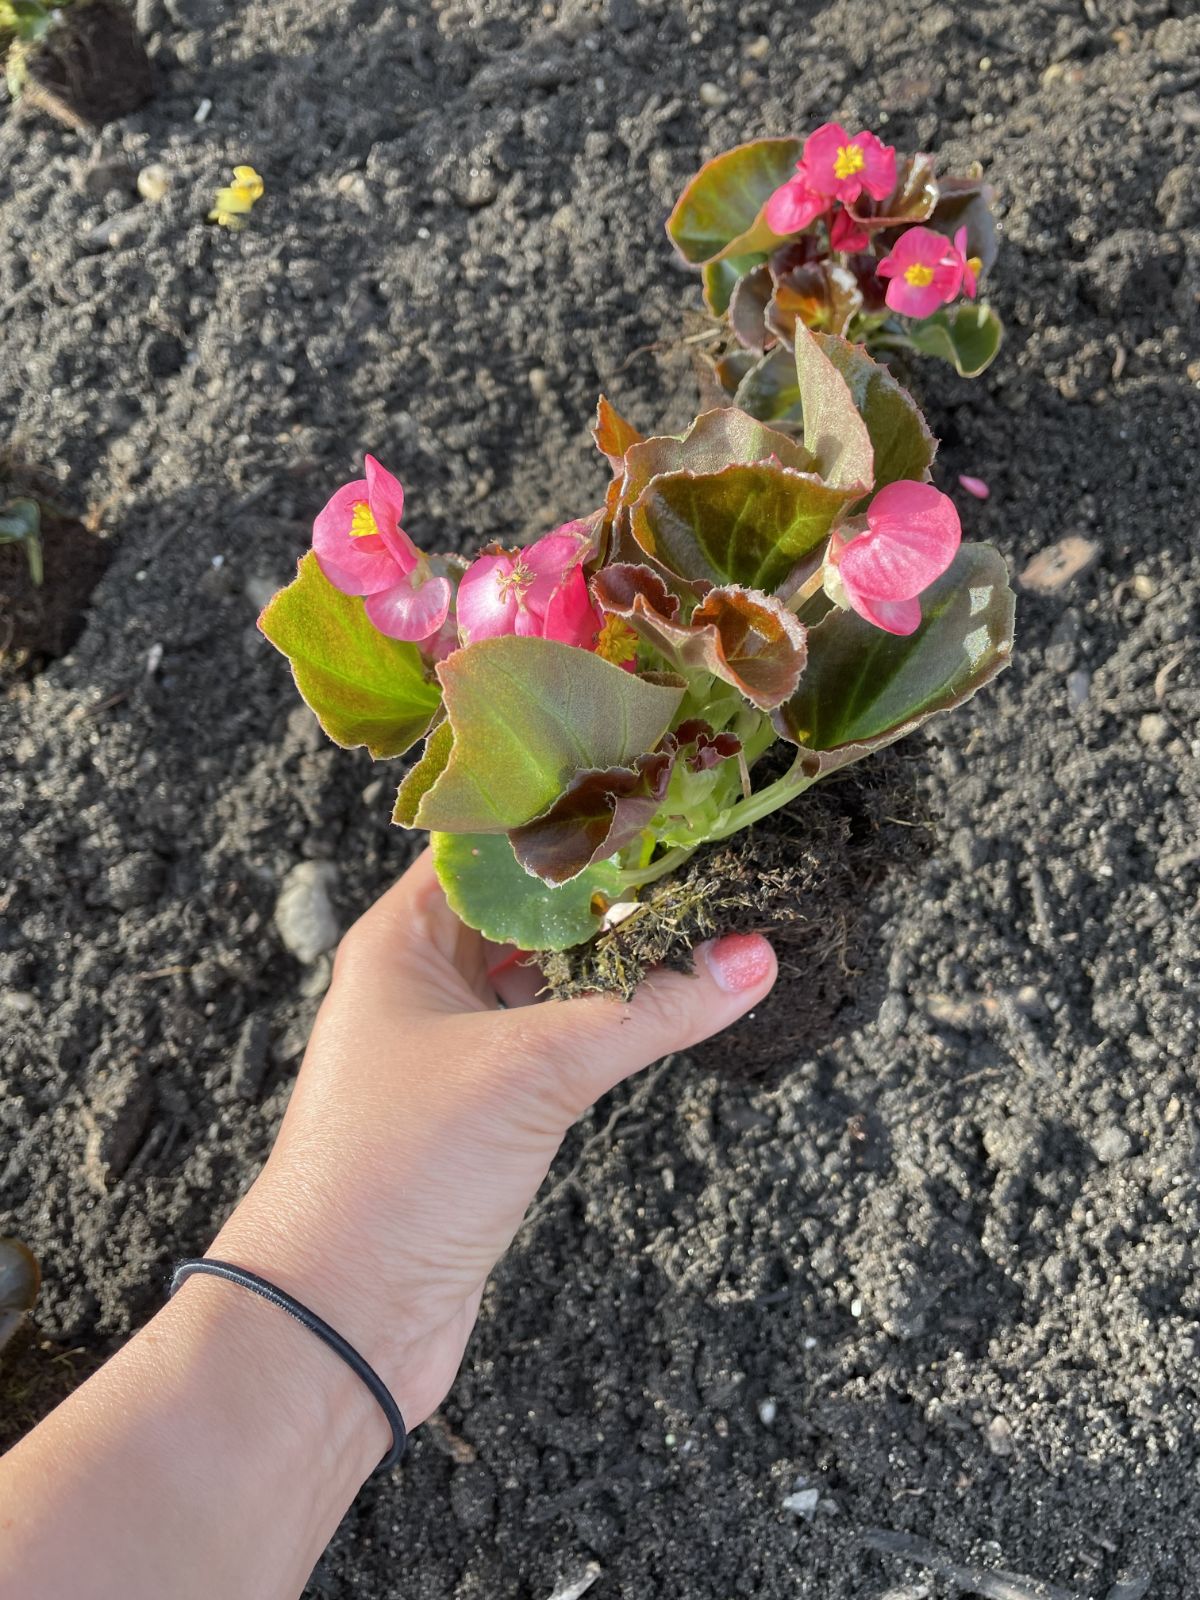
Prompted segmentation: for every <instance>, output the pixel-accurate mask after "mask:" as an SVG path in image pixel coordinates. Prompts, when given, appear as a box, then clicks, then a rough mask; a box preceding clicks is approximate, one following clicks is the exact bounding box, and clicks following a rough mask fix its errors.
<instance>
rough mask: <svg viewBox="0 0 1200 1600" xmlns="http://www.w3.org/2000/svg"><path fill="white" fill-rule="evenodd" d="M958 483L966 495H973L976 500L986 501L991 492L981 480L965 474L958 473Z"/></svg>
mask: <svg viewBox="0 0 1200 1600" xmlns="http://www.w3.org/2000/svg"><path fill="white" fill-rule="evenodd" d="M958 481H959V483H961V484H962V486H963V488H964V489H965V490H966V491H967V493H968V494H973V495H974V496H975V498H976V500H986V499H987V497H988V496H989V495H990V494H991V492H992V491H991V490H990V489H989V488H988V486H987V484H986V483H984V481H983V479H982V478H972V477H971V476H970V474H969V473H966V472H960V473H959V475H958Z"/></svg>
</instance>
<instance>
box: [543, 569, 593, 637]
mask: <svg viewBox="0 0 1200 1600" xmlns="http://www.w3.org/2000/svg"><path fill="white" fill-rule="evenodd" d="M601 625H602V624H601V622H600V621H599V620H598V619H597V616H596V612H595V609H594V608H593V606H592V601H591V596H590V595H589V594H588V586H587V579H586V578H585V577H584V575H583V568H582V567H573V568H572V569H571V571H570V572H569V573H568V574H567V576H566V577H565V578H564V579H563V581H562V583H561V584H560V585H559V587H558V589H557V590H556V591H555V593H554V596H553V598H552V599H551V601H550V604H549V605H548V606H547V607H546V612H545V615H544V617H543V619H542V638H543V639H557V640H558V642H559V643H560V644H573V645H578V646H579V647H580V649H583V650H591V649H592V648H593V647H594V646H595V643H596V635H597V633H598V632H599V631H600V627H601Z"/></svg>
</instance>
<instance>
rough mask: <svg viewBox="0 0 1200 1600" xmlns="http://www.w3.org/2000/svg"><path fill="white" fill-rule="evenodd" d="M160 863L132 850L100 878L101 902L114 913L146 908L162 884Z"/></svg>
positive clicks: (162, 873) (149, 856) (148, 854)
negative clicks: (130, 853)
mask: <svg viewBox="0 0 1200 1600" xmlns="http://www.w3.org/2000/svg"><path fill="white" fill-rule="evenodd" d="M163 875H164V869H163V863H162V862H161V861H160V860H159V858H158V856H156V855H153V854H152V853H151V852H150V851H149V850H136V851H134V853H133V854H132V855H128V856H126V857H125V858H124V859H123V860H121V861H118V862H117V863H116V865H115V866H112V867H110V868H109V869H108V871H107V872H106V873H105V875H104V882H103V893H102V900H103V903H104V904H105V905H110V906H112V907H113V908H114V909H115V910H117V911H131V910H132V909H133V908H134V907H135V906H144V905H149V903H150V902H151V900H153V899H154V898H155V897H156V896H157V894H158V892H159V890H160V889H161V888H162V882H163Z"/></svg>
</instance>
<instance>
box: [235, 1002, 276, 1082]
mask: <svg viewBox="0 0 1200 1600" xmlns="http://www.w3.org/2000/svg"><path fill="white" fill-rule="evenodd" d="M270 1045H271V1024H270V1022H269V1021H268V1019H267V1017H266V1016H265V1015H264V1014H263V1013H262V1012H261V1011H255V1012H253V1013H251V1015H250V1016H248V1017H247V1018H246V1020H245V1022H243V1023H242V1031H241V1032H240V1033H239V1034H238V1040H237V1043H236V1044H235V1045H234V1047H233V1056H232V1059H231V1060H230V1063H229V1082H230V1084H231V1086H232V1088H233V1092H234V1094H236V1095H238V1096H239V1097H240V1098H241V1099H243V1100H257V1099H258V1093H259V1090H260V1089H261V1088H262V1081H263V1074H264V1073H265V1072H266V1070H267V1058H268V1055H269V1052H270Z"/></svg>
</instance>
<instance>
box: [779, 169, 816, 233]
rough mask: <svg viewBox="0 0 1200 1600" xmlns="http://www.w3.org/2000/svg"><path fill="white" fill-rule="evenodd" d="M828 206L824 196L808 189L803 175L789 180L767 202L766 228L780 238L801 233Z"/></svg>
mask: <svg viewBox="0 0 1200 1600" xmlns="http://www.w3.org/2000/svg"><path fill="white" fill-rule="evenodd" d="M828 204H829V201H828V200H827V199H826V198H825V196H824V195H820V194H815V193H814V192H813V191H812V189H810V188H809V186H808V183H807V181H806V179H805V177H804V175H803V174H801V175H800V176H799V177H795V178H790V179H789V180H788V182H787V183H785V184H784V185H783V187H782V188H779V189H776V191H775V193H774V194H773V195H772V196H771V198H770V199H769V200H768V201H767V209H766V213H765V215H766V222H767V227H768V228H770V230H771V232H772V233H777V234H779V235H780V237H781V238H783V237H786V235H787V234H789V233H802V232H803V231H804V229H805V228H807V227H808V225H809V223H810V222H815V221H816V219H817V218H818V217H819V216H820V215H821V213H822V211H824V210H825V208H826V207H827V206H828Z"/></svg>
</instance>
